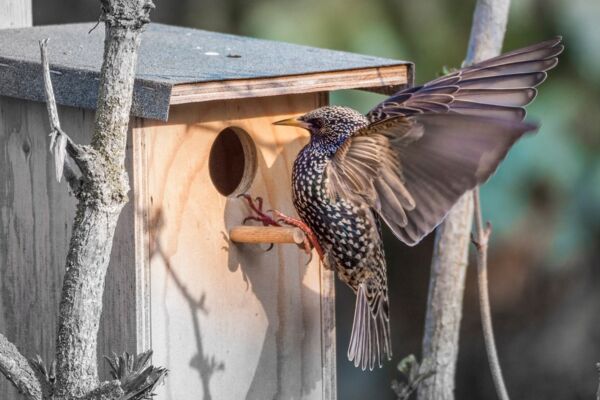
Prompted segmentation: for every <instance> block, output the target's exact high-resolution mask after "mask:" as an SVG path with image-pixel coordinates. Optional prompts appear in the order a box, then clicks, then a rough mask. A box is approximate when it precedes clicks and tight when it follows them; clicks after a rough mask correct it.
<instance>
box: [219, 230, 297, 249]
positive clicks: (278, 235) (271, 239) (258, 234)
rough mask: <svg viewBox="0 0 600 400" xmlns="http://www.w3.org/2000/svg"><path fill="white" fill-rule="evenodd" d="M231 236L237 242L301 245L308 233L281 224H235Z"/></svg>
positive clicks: (230, 231) (230, 232)
mask: <svg viewBox="0 0 600 400" xmlns="http://www.w3.org/2000/svg"><path fill="white" fill-rule="evenodd" d="M229 238H230V239H231V241H233V242H236V243H292V244H298V245H301V244H303V243H304V240H305V238H306V235H304V232H302V230H300V229H298V228H293V227H280V226H234V227H233V228H231V229H230V230H229Z"/></svg>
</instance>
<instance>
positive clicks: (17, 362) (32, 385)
mask: <svg viewBox="0 0 600 400" xmlns="http://www.w3.org/2000/svg"><path fill="white" fill-rule="evenodd" d="M0 372H1V373H2V374H3V375H4V376H6V378H8V380H9V381H10V382H11V383H12V384H13V385H15V387H16V388H17V390H18V391H19V393H22V394H24V395H25V397H26V398H27V399H29V400H42V388H41V386H40V382H39V381H38V379H37V378H36V374H35V372H34V371H33V369H32V368H31V366H30V365H29V362H28V361H27V359H26V358H25V357H23V355H22V354H21V353H20V352H19V350H17V348H16V347H15V345H14V344H12V343H11V342H10V341H9V340H8V339H6V337H4V335H2V334H0Z"/></svg>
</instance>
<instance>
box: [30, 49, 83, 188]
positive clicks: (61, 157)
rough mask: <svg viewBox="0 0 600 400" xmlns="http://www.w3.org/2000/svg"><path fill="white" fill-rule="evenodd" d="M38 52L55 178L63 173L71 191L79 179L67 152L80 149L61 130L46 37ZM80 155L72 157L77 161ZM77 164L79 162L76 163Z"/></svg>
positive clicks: (73, 153)
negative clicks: (40, 61)
mask: <svg viewBox="0 0 600 400" xmlns="http://www.w3.org/2000/svg"><path fill="white" fill-rule="evenodd" d="M40 53H41V57H42V70H43V76H44V90H45V92H46V107H47V109H48V118H49V120H50V152H51V153H53V154H54V168H55V170H56V180H57V181H58V182H60V180H61V178H62V176H63V174H64V176H65V177H66V178H67V182H68V183H69V186H70V187H71V189H72V190H73V191H78V190H79V185H80V181H79V178H78V176H77V173H76V172H75V171H74V170H73V169H72V168H71V165H70V164H69V160H68V158H67V152H68V153H70V155H71V156H73V155H78V154H79V153H80V152H81V149H80V148H79V147H78V146H77V145H76V144H75V143H73V141H72V140H71V138H70V137H69V136H68V135H67V134H66V133H65V132H63V130H62V129H61V127H60V119H59V118H58V108H57V106H56V98H55V97H54V89H53V88H52V79H51V78H50V63H49V61H48V39H43V40H40ZM80 158H81V157H74V159H75V160H76V161H79V160H80ZM78 164H79V163H78Z"/></svg>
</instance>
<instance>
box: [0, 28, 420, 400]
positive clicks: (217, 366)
mask: <svg viewBox="0 0 600 400" xmlns="http://www.w3.org/2000/svg"><path fill="white" fill-rule="evenodd" d="M92 26H93V24H74V25H57V26H43V27H34V28H26V29H9V30H2V31H0V96H1V97H0V115H1V117H0V118H1V120H0V176H1V177H0V182H1V183H2V184H1V185H0V332H2V333H4V334H5V335H6V336H7V337H8V339H10V340H12V341H13V342H14V343H15V344H16V345H17V346H18V347H19V348H20V349H21V350H22V351H23V352H24V354H26V355H27V356H33V355H34V354H36V353H40V354H41V356H42V357H43V358H44V359H45V360H51V359H52V358H53V357H54V354H53V352H54V341H55V327H56V319H57V310H58V301H59V295H60V287H61V284H62V275H63V272H64V260H65V255H66V251H67V247H68V241H69V237H70V226H71V223H72V220H73V217H74V215H73V214H74V210H75V207H74V199H73V198H72V197H70V196H69V193H68V189H67V185H66V184H65V183H64V182H63V183H61V184H57V183H56V181H55V179H54V170H53V164H52V157H51V155H50V154H49V152H48V146H49V138H48V135H47V134H48V132H49V130H50V128H49V124H48V117H47V113H46V108H45V105H44V103H42V101H44V93H43V85H42V72H41V66H40V60H39V59H40V56H39V47H38V41H39V40H40V39H43V38H50V41H49V57H50V66H51V71H52V74H51V75H52V79H53V83H54V90H55V93H56V98H57V101H58V103H59V105H60V106H61V107H60V109H59V112H60V116H61V121H62V127H63V129H64V130H65V131H66V132H67V133H68V134H69V135H70V136H71V137H72V138H73V139H74V140H75V141H76V142H78V143H83V144H85V143H88V142H89V140H90V137H91V133H92V124H93V120H94V108H95V106H96V98H97V87H98V76H99V69H100V65H101V61H102V48H103V38H104V33H103V29H102V26H98V27H97V28H96V29H95V30H93V31H92V32H91V33H90V34H88V31H89V30H90V28H92ZM411 78H412V65H411V64H410V63H406V62H403V61H397V60H389V59H382V58H376V57H369V56H363V55H356V54H349V53H343V52H338V51H331V50H323V49H316V48H310V47H304V46H297V45H291V44H284V43H277V42H270V41H264V40H256V39H249V38H244V37H239V36H232V35H225V34H217V33H211V32H205V31H200V30H194V29H185V28H177V27H172V26H166V25H160V24H151V25H150V26H149V27H148V29H147V31H146V32H145V33H144V35H143V38H142V46H141V50H140V55H139V63H138V74H137V80H136V85H135V90H134V102H133V108H132V116H131V122H130V135H129V138H128V159H127V166H128V172H129V177H130V182H131V192H130V202H129V204H128V206H127V207H126V208H125V210H124V211H123V213H122V215H121V218H120V220H119V225H118V228H117V233H116V237H115V241H114V246H113V251H112V257H111V264H110V267H109V272H108V276H107V280H106V290H105V295H104V299H105V301H104V311H103V316H102V325H101V328H100V333H99V336H100V339H99V341H100V344H99V346H100V348H99V349H98V354H99V357H101V356H102V355H103V354H110V353H111V352H113V351H114V352H118V353H120V352H122V351H125V350H127V351H129V352H131V353H137V352H141V351H143V350H145V349H147V348H152V349H154V361H153V362H154V364H155V365H160V366H164V367H166V368H168V369H169V371H170V372H169V376H168V379H167V381H166V384H165V385H164V386H163V387H162V388H161V389H160V390H159V396H158V399H178V400H179V399H190V398H204V399H209V398H213V399H267V398H282V399H292V398H293V399H296V398H298V399H300V398H302V399H334V398H335V397H336V380H335V369H336V368H335V360H336V358H335V309H334V286H333V282H334V281H333V280H334V276H333V274H332V273H331V272H329V271H326V270H325V269H323V268H322V267H321V266H320V265H319V262H318V259H317V257H316V256H315V257H313V259H312V261H311V262H310V263H308V264H307V261H308V257H307V255H306V254H305V253H304V252H303V251H301V250H300V249H299V248H298V247H297V246H295V245H293V244H277V245H275V246H274V248H273V249H272V250H270V251H266V249H267V248H268V244H267V243H265V244H262V245H261V244H244V243H235V242H232V241H231V240H229V232H230V230H231V229H232V228H233V227H236V226H239V225H242V222H243V220H244V218H245V217H246V216H247V215H249V213H250V210H249V208H248V206H247V204H246V202H245V201H244V200H243V199H240V198H237V195H238V194H241V193H245V192H247V193H250V194H252V195H253V196H261V197H262V198H263V199H264V203H265V209H266V208H271V209H278V210H281V211H282V212H284V213H287V214H290V215H295V212H294V208H293V205H292V202H291V189H290V174H291V168H292V164H293V162H294V158H295V157H296V155H297V153H298V152H299V151H300V149H301V148H302V146H304V145H305V144H306V143H307V140H308V137H307V134H306V133H305V132H303V131H301V130H296V131H294V130H290V129H281V128H278V127H276V126H273V125H272V123H273V122H274V121H277V120H280V119H283V118H289V117H293V116H297V115H300V114H302V113H305V112H307V111H309V110H311V109H314V108H316V107H319V106H322V105H326V104H327V103H328V93H329V92H330V91H334V90H339V89H362V90H371V91H380V92H386V93H389V92H392V91H395V90H398V89H400V88H402V87H404V86H406V85H409V84H410V83H411ZM242 241H243V240H242ZM259 241H260V240H259ZM99 363H103V361H102V360H101V359H100V360H99ZM14 396H16V395H15V393H14V392H13V391H12V389H10V387H9V385H8V384H6V381H5V380H0V398H2V399H13V398H16V397H14Z"/></svg>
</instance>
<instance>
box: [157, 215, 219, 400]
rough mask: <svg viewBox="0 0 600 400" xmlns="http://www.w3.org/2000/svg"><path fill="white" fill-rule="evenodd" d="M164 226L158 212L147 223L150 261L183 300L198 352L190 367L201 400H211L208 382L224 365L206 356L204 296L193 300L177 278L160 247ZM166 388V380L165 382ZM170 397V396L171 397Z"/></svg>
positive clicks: (168, 259) (206, 311)
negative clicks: (161, 266)
mask: <svg viewBox="0 0 600 400" xmlns="http://www.w3.org/2000/svg"><path fill="white" fill-rule="evenodd" d="M163 225H164V218H163V215H162V212H161V211H160V210H159V211H158V212H155V213H154V215H153V216H151V218H150V219H149V221H148V228H149V231H150V232H152V234H151V235H150V241H151V243H150V246H149V247H150V257H149V258H150V259H152V258H153V257H159V258H160V259H161V260H162V262H163V263H164V266H165V269H166V272H167V276H168V277H169V278H171V280H172V281H173V283H174V284H175V286H176V287H177V289H178V290H179V292H180V294H181V296H182V297H183V298H184V299H185V301H186V303H187V305H188V307H189V311H190V316H191V319H192V325H193V328H194V336H195V339H196V348H197V350H198V352H197V353H196V354H195V355H194V356H193V357H192V359H191V360H190V364H189V365H190V367H192V368H193V369H195V370H196V371H198V376H199V378H200V381H201V382H202V390H203V394H202V399H203V400H212V395H211V393H210V380H211V378H212V377H213V375H214V374H215V373H217V372H221V371H224V370H225V364H224V363H223V362H221V361H218V360H217V359H216V358H215V356H214V355H212V356H211V355H208V354H207V353H206V350H205V348H204V345H203V342H202V334H201V329H200V328H201V325H200V319H199V314H200V313H202V314H204V315H208V313H209V311H208V308H207V307H206V294H205V293H202V295H201V296H200V297H199V298H195V297H194V296H193V295H192V293H191V292H190V291H189V290H188V289H187V287H186V285H185V284H184V283H183V281H182V280H181V279H180V278H179V276H178V275H177V273H176V272H175V269H174V267H173V265H172V264H171V260H170V257H169V256H168V255H167V254H166V252H165V250H164V249H163V248H162V247H161V243H160V240H158V238H159V237H160V230H161V228H162V226H163ZM167 386H168V380H167ZM167 390H168V389H167ZM171 397H172V396H171Z"/></svg>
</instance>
